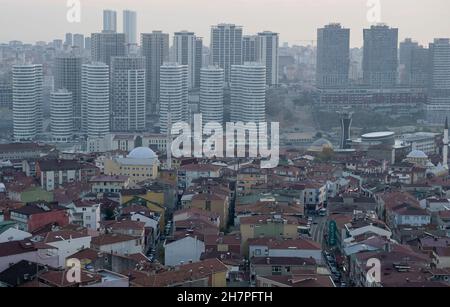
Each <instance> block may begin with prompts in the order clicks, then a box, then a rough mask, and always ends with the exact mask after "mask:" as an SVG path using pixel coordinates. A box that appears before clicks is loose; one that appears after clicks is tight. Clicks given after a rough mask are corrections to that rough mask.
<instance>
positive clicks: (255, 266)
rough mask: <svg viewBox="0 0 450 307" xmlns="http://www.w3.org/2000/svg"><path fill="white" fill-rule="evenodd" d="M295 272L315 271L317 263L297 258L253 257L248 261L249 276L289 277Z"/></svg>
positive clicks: (252, 277) (309, 259)
mask: <svg viewBox="0 0 450 307" xmlns="http://www.w3.org/2000/svg"><path fill="white" fill-rule="evenodd" d="M297 270H311V271H313V272H315V271H316V270H317V263H316V261H315V260H314V259H312V258H298V257H254V258H251V260H250V276H251V279H252V280H255V279H256V277H257V276H271V275H275V276H279V275H291V274H292V272H294V271H297Z"/></svg>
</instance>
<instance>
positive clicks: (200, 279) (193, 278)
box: [130, 259, 228, 287]
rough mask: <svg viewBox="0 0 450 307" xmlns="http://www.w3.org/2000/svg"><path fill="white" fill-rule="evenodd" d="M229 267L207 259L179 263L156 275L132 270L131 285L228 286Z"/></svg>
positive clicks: (215, 260)
mask: <svg viewBox="0 0 450 307" xmlns="http://www.w3.org/2000/svg"><path fill="white" fill-rule="evenodd" d="M227 273H228V267H227V266H226V265H225V264H223V263H222V262H221V261H220V260H218V259H206V260H202V261H199V262H195V263H189V264H184V265H179V266H176V267H175V268H173V269H172V270H169V271H164V272H161V273H157V274H154V275H149V274H147V273H145V272H139V271H131V272H130V276H131V277H130V285H132V286H135V287H226V285H227V281H226V276H227Z"/></svg>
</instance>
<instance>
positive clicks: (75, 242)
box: [42, 231, 91, 267]
mask: <svg viewBox="0 0 450 307" xmlns="http://www.w3.org/2000/svg"><path fill="white" fill-rule="evenodd" d="M42 243H45V244H47V245H50V246H53V247H54V248H55V249H56V250H57V254H58V267H66V259H67V258H70V256H71V255H73V254H74V253H76V252H78V251H80V250H83V249H85V248H89V247H91V236H90V235H88V234H87V233H83V232H77V231H52V232H49V233H47V234H45V236H43V240H42Z"/></svg>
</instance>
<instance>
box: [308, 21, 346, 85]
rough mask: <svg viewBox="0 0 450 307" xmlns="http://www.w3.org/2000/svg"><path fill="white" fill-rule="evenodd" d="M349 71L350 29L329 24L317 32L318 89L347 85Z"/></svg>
mask: <svg viewBox="0 0 450 307" xmlns="http://www.w3.org/2000/svg"><path fill="white" fill-rule="evenodd" d="M349 69H350V29H345V28H342V26H341V25H340V24H329V25H327V26H325V27H324V28H321V29H318V30H317V73H316V84H317V87H319V88H338V87H345V86H347V85H348V77H349Z"/></svg>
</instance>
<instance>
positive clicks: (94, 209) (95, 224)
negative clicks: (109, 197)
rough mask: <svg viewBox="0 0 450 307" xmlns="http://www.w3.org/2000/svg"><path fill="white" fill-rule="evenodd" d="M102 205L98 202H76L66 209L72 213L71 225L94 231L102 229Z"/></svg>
mask: <svg viewBox="0 0 450 307" xmlns="http://www.w3.org/2000/svg"><path fill="white" fill-rule="evenodd" d="M100 207H101V204H100V203H99V202H96V201H88V200H81V199H79V200H75V201H73V202H72V203H70V204H69V205H66V208H68V209H69V212H70V223H71V224H75V225H80V226H83V227H86V228H88V229H92V230H95V231H97V230H99V229H100V221H101V208H100Z"/></svg>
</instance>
